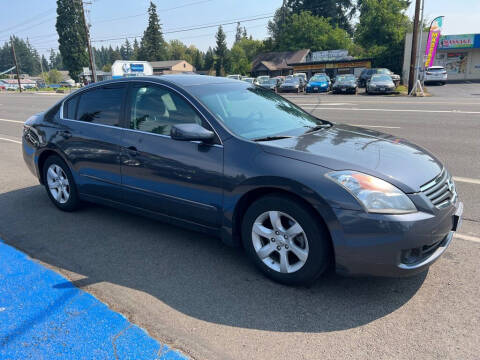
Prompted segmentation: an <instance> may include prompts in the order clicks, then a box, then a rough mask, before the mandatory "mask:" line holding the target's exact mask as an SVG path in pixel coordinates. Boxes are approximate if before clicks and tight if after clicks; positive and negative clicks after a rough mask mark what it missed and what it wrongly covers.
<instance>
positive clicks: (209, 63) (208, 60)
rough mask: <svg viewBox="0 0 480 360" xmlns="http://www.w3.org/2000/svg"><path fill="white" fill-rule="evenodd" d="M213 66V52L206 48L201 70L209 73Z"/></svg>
mask: <svg viewBox="0 0 480 360" xmlns="http://www.w3.org/2000/svg"><path fill="white" fill-rule="evenodd" d="M214 65H215V52H214V51H213V49H212V48H211V47H208V50H207V52H206V53H205V59H204V61H203V69H204V70H207V71H209V72H210V71H211V70H212V69H213V66H214Z"/></svg>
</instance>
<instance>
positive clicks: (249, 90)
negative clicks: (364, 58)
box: [19, 75, 463, 302]
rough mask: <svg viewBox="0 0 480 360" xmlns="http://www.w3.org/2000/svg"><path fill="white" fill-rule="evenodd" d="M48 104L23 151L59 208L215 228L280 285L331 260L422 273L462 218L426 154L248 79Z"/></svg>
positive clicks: (106, 86)
mask: <svg viewBox="0 0 480 360" xmlns="http://www.w3.org/2000/svg"><path fill="white" fill-rule="evenodd" d="M377 76H386V75H377ZM125 98H128V100H127V101H125ZM45 110H46V111H45V112H40V113H38V114H36V115H33V116H32V117H30V118H29V119H28V120H27V121H26V122H25V124H24V127H23V133H22V143H23V144H22V146H21V147H19V151H23V159H24V161H25V163H26V165H27V167H28V168H29V169H30V171H31V172H32V173H33V174H34V175H35V177H37V178H38V180H39V182H40V183H41V184H42V185H43V186H44V188H45V191H46V194H47V196H48V197H49V198H50V200H51V202H52V203H53V205H54V206H56V207H57V208H59V209H60V210H63V211H74V210H75V209H76V208H78V207H79V205H80V203H81V202H82V201H90V202H95V203H100V204H104V205H109V206H113V207H116V208H119V209H124V210H129V211H132V212H134V213H137V214H143V215H147V216H150V217H154V218H158V219H162V220H164V221H167V222H169V223H172V224H176V225H182V226H186V227H188V228H190V229H193V230H200V231H203V232H206V233H208V234H209V235H211V236H220V237H221V238H222V240H223V241H224V242H225V243H227V244H229V245H234V246H239V245H243V249H244V250H245V252H246V253H247V255H248V256H249V258H250V259H251V261H252V263H253V264H255V265H256V266H257V267H258V269H259V270H260V271H262V272H263V273H264V274H265V275H266V276H268V277H270V278H271V279H273V280H275V281H278V282H281V283H284V284H289V285H299V284H309V283H312V282H313V281H314V280H315V279H317V278H318V277H319V276H320V275H321V274H322V273H324V272H325V271H327V269H328V268H329V267H330V266H335V267H336V269H337V270H338V271H340V272H342V273H345V274H349V275H359V274H360V275H381V276H405V275H414V274H418V273H421V272H425V270H426V269H427V268H428V267H429V266H430V265H431V264H432V263H434V262H435V261H436V260H437V259H439V258H440V257H441V255H442V254H443V253H444V252H445V251H446V249H447V248H448V246H449V245H450V243H451V241H452V238H453V235H454V232H455V231H456V230H457V229H458V228H459V227H460V224H461V215H462V211H463V205H462V203H461V202H460V201H459V200H458V196H457V192H456V190H455V184H454V181H453V179H452V176H451V175H450V174H449V172H448V171H447V169H446V168H445V167H444V165H443V164H442V163H441V162H440V161H439V160H438V159H436V158H435V156H433V155H432V154H431V153H429V152H428V151H426V150H424V149H422V148H421V147H419V146H416V145H414V144H412V143H410V142H408V141H407V140H404V139H399V138H397V137H395V136H391V135H387V134H383V133H380V132H376V131H374V130H372V129H368V130H367V129H363V128H360V127H355V126H350V125H344V124H336V123H331V122H329V121H325V120H322V119H319V118H317V117H315V116H313V115H312V114H309V113H308V112H306V111H305V110H303V109H302V108H300V107H298V106H297V105H295V104H293V103H291V102H289V101H287V100H286V99H284V98H283V97H281V96H278V95H276V94H275V93H273V92H271V91H269V90H265V89H262V88H260V87H258V86H252V85H251V84H248V83H246V82H243V81H235V80H229V79H224V78H223V79H219V78H216V77H210V76H203V75H191V76H184V75H165V76H161V77H154V76H152V77H138V78H136V77H127V78H123V79H119V80H111V81H104V82H99V83H95V84H92V85H89V86H85V87H84V88H82V89H81V90H79V91H76V92H74V93H73V94H71V95H68V96H66V97H65V98H63V99H61V100H60V101H59V102H58V103H57V104H55V105H54V106H53V107H51V108H50V109H45ZM372 144H374V146H372ZM20 148H21V149H22V150H20ZM23 196H24V198H25V199H27V198H28V197H29V196H31V199H30V203H34V202H35V201H36V200H37V194H36V193H33V192H31V191H28V189H25V192H24V194H23ZM25 201H27V200H25ZM72 216H74V215H72ZM78 220H79V221H80V220H81V219H80V218H79V219H78ZM43 221H44V223H43V224H42V226H45V227H53V226H54V225H55V221H57V219H55V217H54V216H49V217H46V218H45V219H44V220H43ZM100 221H101V219H100ZM107 221H108V220H107ZM52 231H55V230H52ZM44 241H48V239H45V240H44ZM132 241H135V239H132ZM93 246H95V245H93ZM139 246H141V241H140V242H139ZM195 246H196V247H200V246H201V244H195ZM207 248H211V246H210V245H206V247H205V249H207ZM92 251H95V249H92ZM443 265H445V264H443ZM447 265H448V264H447ZM438 271H441V269H438ZM187 275H188V274H187ZM266 301H267V302H268V299H267V298H266Z"/></svg>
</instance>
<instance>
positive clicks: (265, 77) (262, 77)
mask: <svg viewBox="0 0 480 360" xmlns="http://www.w3.org/2000/svg"><path fill="white" fill-rule="evenodd" d="M262 79H270V76H268V75H260V76H257V77H256V80H257V82H260V81H261V80H262Z"/></svg>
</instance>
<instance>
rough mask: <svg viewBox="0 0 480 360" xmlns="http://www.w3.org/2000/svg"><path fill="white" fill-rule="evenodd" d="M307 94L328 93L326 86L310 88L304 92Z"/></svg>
mask: <svg viewBox="0 0 480 360" xmlns="http://www.w3.org/2000/svg"><path fill="white" fill-rule="evenodd" d="M305 91H306V92H307V93H321V92H328V86H311V87H307V88H306V90H305Z"/></svg>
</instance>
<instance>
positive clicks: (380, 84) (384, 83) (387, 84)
mask: <svg viewBox="0 0 480 360" xmlns="http://www.w3.org/2000/svg"><path fill="white" fill-rule="evenodd" d="M370 85H375V86H394V83H393V82H392V81H372V82H370Z"/></svg>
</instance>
